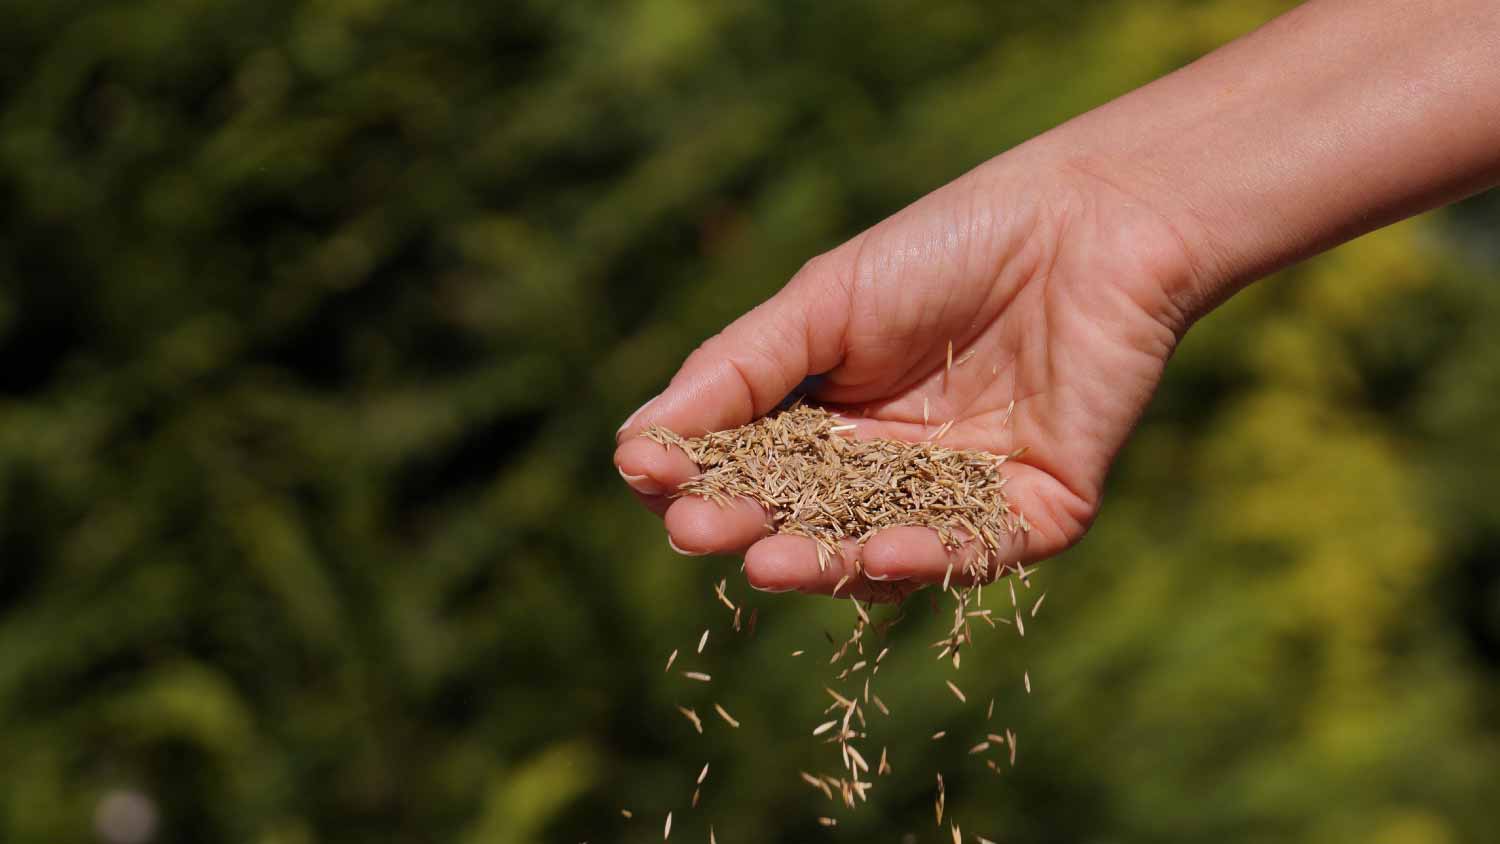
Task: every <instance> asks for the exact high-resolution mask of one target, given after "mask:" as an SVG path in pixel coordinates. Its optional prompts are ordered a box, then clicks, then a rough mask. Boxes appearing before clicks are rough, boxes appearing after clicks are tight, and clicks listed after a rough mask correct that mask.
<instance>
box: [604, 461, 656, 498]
mask: <svg viewBox="0 0 1500 844" xmlns="http://www.w3.org/2000/svg"><path fill="white" fill-rule="evenodd" d="M615 471H616V472H619V473H620V477H622V478H624V479H625V483H627V484H629V485H630V488H631V489H633V490H635V491H636V492H639V493H640V494H641V495H661V494H662V493H663V492H665V490H664V489H662V486H661V484H659V483H657V482H656V481H653V480H651V477H650V476H649V475H632V474H630V473H629V472H627V471H625V470H624V469H621V468H620V467H619V466H616V467H615Z"/></svg>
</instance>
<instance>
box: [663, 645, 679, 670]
mask: <svg viewBox="0 0 1500 844" xmlns="http://www.w3.org/2000/svg"><path fill="white" fill-rule="evenodd" d="M676 661H677V651H676V650H675V649H674V650H673V651H672V655H671V656H668V657H667V667H666V668H663V669H662V672H663V673H665V672H667V671H671V670H672V663H674V662H676Z"/></svg>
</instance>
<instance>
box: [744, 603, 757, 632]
mask: <svg viewBox="0 0 1500 844" xmlns="http://www.w3.org/2000/svg"><path fill="white" fill-rule="evenodd" d="M759 620H760V607H752V608H751V609H750V620H749V621H748V622H746V624H745V627H746V630H745V635H747V636H752V637H753V636H754V635H755V624H756V622H757V621H759Z"/></svg>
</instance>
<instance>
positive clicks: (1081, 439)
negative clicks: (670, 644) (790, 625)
mask: <svg viewBox="0 0 1500 844" xmlns="http://www.w3.org/2000/svg"><path fill="white" fill-rule="evenodd" d="M1004 161H1005V159H1001V160H998V161H997V162H992V163H991V164H990V165H986V166H985V167H982V168H980V169H979V170H976V171H974V172H973V173H970V174H969V175H967V176H965V177H964V178H962V179H960V180H958V181H956V182H954V183H953V184H950V185H948V186H947V187H945V188H943V189H941V190H939V191H936V192H934V193H932V194H930V195H928V196H927V197H924V198H923V199H922V200H920V201H919V202H917V203H915V204H913V205H912V206H910V207H908V208H907V209H905V210H903V211H902V212H900V213H898V214H896V215H895V216H893V217H891V218H890V219H888V220H886V221H884V222H882V223H881V224H880V225H878V226H876V227H875V228H873V229H870V230H869V231H867V232H865V233H864V234H862V235H860V236H859V237H858V238H856V239H855V240H853V241H850V242H849V243H847V244H845V245H844V246H842V247H840V248H839V249H837V250H834V251H833V252H831V253H829V254H828V255H825V256H823V257H821V258H820V259H818V260H816V261H814V262H812V263H811V264H809V266H808V268H806V269H804V271H803V272H802V273H799V274H798V277H797V278H795V279H793V281H792V282H791V283H790V284H788V286H787V287H786V288H785V289H784V290H783V291H782V292H781V293H780V294H778V296H777V297H775V298H773V299H772V300H771V301H769V302H767V303H766V304H765V305H762V306H761V308H758V309H756V311H753V312H751V313H750V314H748V315H747V316H746V317H744V318H742V319H741V320H740V321H738V322H736V323H735V324H734V325H732V326H730V327H729V328H728V329H726V331H725V332H724V333H723V334H721V335H719V336H718V337H716V338H714V339H713V340H711V341H709V342H708V343H706V344H705V345H704V347H703V348H702V349H700V350H699V352H698V353H695V355H694V356H693V357H692V358H690V359H689V360H688V362H687V363H686V364H685V365H684V367H683V370H682V372H680V373H679V374H678V377H677V378H676V379H674V381H673V385H672V387H670V388H669V389H668V391H667V393H664V394H663V395H662V396H661V397H659V398H658V399H657V400H656V401H654V402H653V403H652V405H651V407H650V409H649V411H648V412H649V414H650V415H652V416H654V417H656V418H655V419H652V420H645V419H640V420H636V421H635V422H634V425H635V427H637V428H638V427H639V425H640V424H642V423H644V422H646V421H660V422H662V423H663V424H667V425H668V427H674V428H676V429H678V430H681V431H682V432H683V433H688V434H691V433H696V432H697V430H695V429H704V430H706V429H711V428H716V427H723V426H725V425H726V424H741V423H743V422H744V421H748V420H749V418H752V417H753V416H755V415H757V414H759V413H762V412H764V409H765V407H767V406H769V404H772V403H774V402H775V400H776V399H777V398H779V397H780V396H781V395H784V394H785V392H786V389H788V388H789V387H790V386H791V385H792V384H795V383H796V382H797V380H800V378H801V377H802V376H803V375H805V374H806V372H820V371H821V372H824V378H823V379H822V385H821V386H820V387H819V388H818V389H817V391H816V392H815V393H814V398H815V399H817V400H819V401H821V402H825V403H828V404H830V405H837V406H839V407H841V408H843V409H845V410H846V411H848V412H849V414H850V415H851V416H852V417H853V418H854V421H855V422H856V423H857V424H858V426H859V430H858V432H857V435H858V436H877V437H892V438H898V439H906V440H920V439H928V438H931V437H933V436H935V435H936V434H937V433H938V431H939V429H940V427H941V426H942V425H943V424H944V423H947V422H950V421H951V422H952V424H951V426H949V427H948V429H947V431H946V432H944V434H943V439H942V442H943V444H944V445H947V446H950V447H961V448H976V449H984V450H988V451H993V452H1011V451H1013V450H1015V449H1017V448H1021V447H1024V448H1025V449H1026V451H1025V453H1024V454H1023V455H1022V456H1021V457H1020V458H1019V459H1018V460H1017V461H1015V462H1014V463H1012V464H1008V465H1009V468H1008V471H1009V472H1010V478H1011V480H1010V486H1009V490H1010V491H1011V493H1012V498H1013V501H1014V502H1015V504H1016V505H1017V507H1018V509H1019V510H1020V511H1021V512H1022V513H1023V515H1024V516H1025V517H1026V519H1027V521H1028V522H1029V523H1030V524H1031V525H1032V528H1033V529H1032V531H1031V532H1030V533H1029V534H1028V535H1026V536H1025V537H1024V539H1018V544H1017V546H1016V548H1015V549H1013V553H1010V554H1008V556H1013V557H1015V558H1018V559H1025V560H1036V559H1041V558H1044V557H1047V556H1051V555H1052V554H1055V553H1057V552H1059V551H1061V550H1063V549H1064V548H1066V547H1067V546H1069V545H1071V544H1072V543H1073V542H1076V541H1077V540H1078V539H1079V538H1080V537H1081V536H1082V535H1083V533H1084V531H1085V530H1087V528H1088V525H1089V523H1090V521H1091V520H1092V519H1093V516H1094V513H1095V511H1096V509H1097V507H1098V505H1099V499H1100V495H1101V491H1102V488H1103V482H1104V477H1105V474H1106V472H1107V470H1108V468H1109V464H1110V462H1111V461H1112V460H1113V458H1114V455H1115V453H1116V451H1117V450H1118V449H1119V447H1120V446H1121V445H1122V444H1123V443H1124V441H1125V438H1126V437H1127V436H1128V434H1129V433H1130V430H1131V427H1132V426H1133V425H1134V423H1135V421H1136V419H1137V418H1138V417H1139V416H1140V413H1141V411H1142V410H1143V409H1144V407H1145V405H1146V402H1147V401H1148V400H1149V398H1150V396H1151V394H1152V392H1153V390H1154V389H1155V386H1156V383H1157V381H1158V379H1159V378H1160V376H1161V372H1162V368H1163V366H1164V365H1165V363H1166V360H1167V357H1168V356H1169V355H1170V353H1171V350H1172V348H1173V345H1174V344H1175V342H1176V338H1177V336H1178V334H1179V333H1180V332H1181V331H1182V330H1183V329H1185V327H1186V325H1185V322H1184V320H1183V319H1182V315H1181V313H1180V311H1178V310H1177V309H1176V308H1175V307H1174V305H1173V303H1172V300H1171V297H1170V296H1168V295H1166V294H1165V293H1164V291H1166V290H1168V289H1170V288H1171V282H1172V281H1174V279H1175V278H1176V277H1178V276H1181V275H1182V274H1184V273H1186V271H1187V269H1186V267H1185V265H1184V264H1183V262H1182V261H1180V260H1179V257H1178V256H1179V255H1180V254H1181V252H1180V250H1179V249H1178V248H1177V247H1176V240H1175V238H1173V236H1172V233H1171V231H1170V230H1169V229H1167V228H1166V227H1165V226H1163V225H1162V224H1161V223H1160V222H1159V220H1158V218H1156V217H1155V216H1154V215H1153V214H1152V213H1151V212H1150V211H1149V210H1148V209H1145V208H1144V207H1142V206H1140V205H1138V204H1136V203H1133V202H1132V201H1131V199H1130V197H1128V196H1126V195H1124V194H1120V193H1117V192H1115V191H1114V190H1113V189H1112V188H1110V187H1109V186H1108V184H1107V183H1105V182H1103V181H1101V180H1096V179H1092V178H1088V177H1086V176H1083V175H1082V174H1081V173H1078V172H1073V171H1070V173H1069V174H1068V175H1067V176H1066V177H1064V176H1063V175H1061V174H1060V173H1059V172H1056V171H1054V172H1053V173H1052V174H1051V177H1050V178H1049V179H1047V180H1038V179H1034V178H1031V177H1029V176H1017V175H1014V174H1015V173H1016V171H1017V170H1018V169H1019V168H1017V167H1015V166H1006V165H1005V164H1004V163H1003V162H1004ZM788 326H795V327H797V328H799V329H800V330H798V331H792V330H790V329H789V328H788ZM950 343H951V348H952V350H953V355H954V358H955V364H954V365H953V366H951V367H950V366H949V364H948V360H949V358H948V355H949V348H950ZM767 364H769V365H767ZM705 397H708V398H710V399H711V400H710V401H707V402H705ZM705 406H706V407H707V408H708V412H707V413H705V412H704V410H705ZM1012 407H1013V410H1012ZM628 427H630V426H629V425H628V426H627V428H628ZM627 433H628V431H627ZM674 460H675V461H676V462H673V461H674ZM616 462H617V463H618V464H619V465H620V466H621V470H622V472H623V473H625V474H626V475H627V480H630V481H631V482H632V485H636V486H637V489H638V490H639V489H640V488H641V487H640V486H639V485H638V483H639V482H638V481H637V480H635V479H637V478H641V477H642V476H649V477H647V479H646V480H645V481H644V483H645V485H647V486H648V487H650V488H648V489H647V490H646V491H647V492H653V491H657V490H655V489H654V486H655V484H656V482H657V481H661V482H662V483H661V486H662V487H665V488H666V489H670V487H671V486H675V484H676V483H679V482H680V481H681V480H682V479H685V478H686V477H687V476H688V475H690V474H691V473H692V471H694V469H693V467H692V466H691V464H690V463H687V462H686V459H685V458H684V457H681V456H680V455H679V456H677V457H670V456H668V457H663V456H660V455H657V454H654V453H653V452H651V451H650V450H648V449H646V448H643V447H642V446H640V445H638V444H633V443H631V442H630V441H628V439H627V441H626V442H625V443H624V444H623V445H622V446H621V449H620V452H619V453H618V454H617V456H616ZM653 479H655V480H653ZM660 491H665V490H660ZM644 498H645V500H646V501H647V503H648V504H651V505H653V506H655V507H656V508H657V509H658V511H663V510H665V509H666V506H667V501H666V500H665V499H663V498H660V497H657V496H655V495H649V494H648V495H646V496H644ZM670 506H671V509H670V510H668V511H666V512H667V526H668V529H669V532H670V535H671V537H672V538H673V540H674V545H676V546H678V547H679V548H680V549H682V548H685V549H689V550H691V551H702V552H711V551H736V550H744V549H745V548H746V547H748V546H749V545H751V544H754V548H752V549H750V553H749V554H747V565H748V568H747V573H748V574H749V575H750V577H751V580H752V582H756V583H758V585H763V586H772V587H775V588H784V587H790V588H799V589H804V590H807V591H819V590H826V589H828V588H830V587H831V585H832V584H831V583H830V582H828V581H830V580H831V579H832V578H833V577H834V576H835V575H836V574H838V573H837V572H834V573H831V574H822V575H820V574H819V573H817V569H816V567H815V566H814V565H813V564H812V563H811V560H812V552H811V549H810V548H806V547H803V546H802V545H799V544H797V543H805V542H806V541H805V540H800V538H795V537H772V538H770V539H764V540H762V537H763V535H764V531H765V525H764V520H763V518H762V517H761V516H760V515H759V513H758V511H756V510H755V509H753V508H751V507H748V506H746V507H742V508H740V509H739V510H737V511H736V510H734V509H733V508H731V510H730V511H723V510H720V509H718V508H716V507H713V506H712V505H707V504H706V503H705V502H702V501H697V500H692V499H683V500H680V501H678V502H677V503H675V504H671V505H670ZM884 534H888V535H889V536H886V535H879V536H877V537H875V538H874V539H872V540H871V541H870V543H869V544H868V545H867V546H866V547H865V551H864V553H865V566H866V568H867V569H868V570H870V571H874V572H877V573H884V574H887V575H888V576H891V577H894V578H902V579H905V578H910V579H911V580H913V581H917V582H922V581H931V580H933V579H940V578H941V576H942V573H943V572H944V570H945V564H944V562H945V559H946V558H948V554H949V552H947V551H946V550H945V549H943V548H942V547H941V546H940V545H939V544H938V543H936V540H935V537H934V536H930V535H928V534H930V531H925V530H924V529H917V528H894V529H891V530H889V531H886V532H884Z"/></svg>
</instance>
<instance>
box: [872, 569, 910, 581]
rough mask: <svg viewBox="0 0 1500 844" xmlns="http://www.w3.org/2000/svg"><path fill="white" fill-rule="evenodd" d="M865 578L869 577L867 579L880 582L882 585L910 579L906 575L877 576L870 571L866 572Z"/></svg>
mask: <svg viewBox="0 0 1500 844" xmlns="http://www.w3.org/2000/svg"><path fill="white" fill-rule="evenodd" d="M865 577H867V578H869V579H871V580H878V581H880V582H881V583H889V582H891V581H896V580H908V579H909V578H907V577H906V576H905V575H899V574H876V573H875V572H873V571H870V570H868V569H866V570H865Z"/></svg>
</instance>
